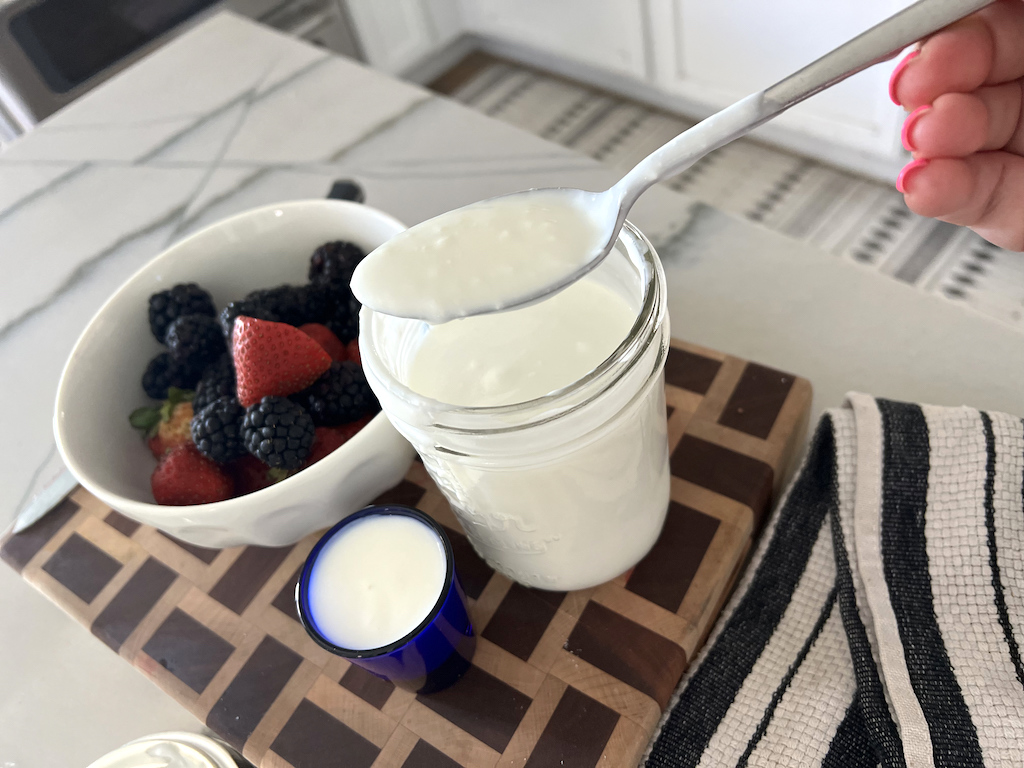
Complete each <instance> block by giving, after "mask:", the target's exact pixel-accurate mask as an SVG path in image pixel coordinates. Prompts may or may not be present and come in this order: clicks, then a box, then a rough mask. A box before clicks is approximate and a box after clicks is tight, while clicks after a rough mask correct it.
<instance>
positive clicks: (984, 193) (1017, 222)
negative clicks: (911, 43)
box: [889, 0, 1024, 251]
mask: <svg viewBox="0 0 1024 768" xmlns="http://www.w3.org/2000/svg"><path fill="white" fill-rule="evenodd" d="M1022 87H1024V2H1022V0H1001V2H998V3H996V4H994V5H991V6H989V7H988V8H985V9H983V10H981V11H979V12H978V13H975V14H972V15H971V16H968V17H967V18H965V19H963V20H961V21H959V22H957V23H955V24H953V25H951V26H949V27H947V28H946V29H944V30H942V31H940V32H937V33H936V34H934V35H932V36H931V37H930V38H928V39H927V40H926V41H925V42H924V44H923V45H922V46H921V48H920V49H919V51H915V52H913V53H911V54H909V55H908V56H907V57H906V58H905V59H904V60H903V61H902V62H900V64H899V66H898V67H897V68H896V70H895V71H894V72H893V75H892V79H891V80H890V82H889V93H890V95H891V96H892V99H893V101H894V102H896V103H897V104H900V105H902V106H903V107H904V108H905V109H906V110H908V111H909V112H910V115H909V116H908V117H907V120H906V122H905V123H904V126H903V144H904V146H905V147H906V148H907V149H908V150H910V151H911V152H913V155H914V160H913V162H911V163H910V164H908V165H907V166H906V167H905V168H904V169H903V170H902V171H901V172H900V175H899V178H898V179H897V182H896V186H897V188H898V189H899V190H900V192H902V193H903V195H904V199H905V200H906V203H907V206H908V207H909V208H910V209H911V210H912V211H914V212H915V213H919V214H921V215H922V216H929V217H932V218H936V219H941V220H942V221H948V222H951V223H953V224H962V225H964V226H967V227H970V228H971V229H973V230H974V231H975V232H977V233H978V234H979V235H981V236H982V237H984V238H985V239H986V240H989V241H990V242H992V243H994V244H995V245H998V246H1001V247H1003V248H1008V249H1010V250H1015V251H1021V250H1024V112H1022V107H1024V98H1022Z"/></svg>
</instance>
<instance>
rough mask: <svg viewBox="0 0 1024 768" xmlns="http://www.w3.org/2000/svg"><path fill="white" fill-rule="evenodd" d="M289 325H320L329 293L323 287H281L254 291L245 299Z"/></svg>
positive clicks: (326, 306)
mask: <svg viewBox="0 0 1024 768" xmlns="http://www.w3.org/2000/svg"><path fill="white" fill-rule="evenodd" d="M245 300H246V301H251V302H253V303H254V304H255V305H256V306H257V307H261V308H262V309H265V310H267V311H268V312H271V313H273V314H275V315H277V317H278V318H279V320H280V322H282V323H288V324H289V325H303V324H305V323H319V322H320V321H321V320H323V319H324V316H325V314H326V313H327V309H328V296H327V292H326V290H325V289H324V288H322V287H321V286H308V285H302V286H296V285H279V286H277V287H276V288H265V289H263V290H259V291H253V292H252V293H250V294H249V295H248V296H246V297H245Z"/></svg>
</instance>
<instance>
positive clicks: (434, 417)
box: [360, 221, 666, 434]
mask: <svg viewBox="0 0 1024 768" xmlns="http://www.w3.org/2000/svg"><path fill="white" fill-rule="evenodd" d="M616 243H617V244H618V243H621V244H622V245H623V246H624V247H623V250H624V251H625V254H624V255H625V256H626V257H627V258H629V260H630V261H631V262H632V263H633V265H634V266H635V267H637V268H638V270H639V271H640V273H641V275H642V279H643V296H642V300H641V305H640V309H639V311H638V313H637V317H636V320H635V321H634V323H633V325H632V327H631V328H630V330H629V333H628V334H627V335H626V337H625V339H623V341H622V342H621V343H620V344H619V345H618V346H617V347H616V348H615V350H614V351H613V352H612V353H611V354H610V355H609V356H608V357H607V358H605V359H604V360H603V361H602V362H601V363H599V364H598V365H597V366H595V367H594V368H593V370H591V371H589V372H588V373H587V374H585V375H584V376H582V377H581V378H579V379H577V380H576V381H574V382H571V383H570V384H567V385H566V386H564V387H562V388H560V389H556V390H554V391H552V392H549V393H547V394H545V395H541V396H540V397H536V398H532V399H530V400H524V401H522V402H518V403H509V404H506V405H486V406H464V405H455V404H453V403H446V402H444V401H441V400H436V399H434V398H431V397H428V396H426V395H422V394H420V393H418V392H416V391H415V390H413V389H411V388H409V387H408V386H406V385H405V384H404V383H402V382H401V381H399V380H398V378H397V377H396V376H395V375H394V374H393V373H392V372H391V371H390V370H389V369H388V367H387V366H386V365H384V363H383V362H382V361H381V359H380V357H379V356H378V355H377V351H376V348H375V345H374V343H373V326H372V321H373V318H374V317H375V316H376V314H377V313H375V312H374V311H373V310H371V309H370V308H368V307H365V306H364V307H363V308H362V310H361V311H360V355H361V358H362V365H363V367H364V368H365V369H367V371H368V372H369V373H371V374H372V375H373V376H374V377H375V378H376V379H377V380H378V381H379V383H380V384H381V385H383V386H384V388H385V389H386V390H387V391H388V392H389V394H391V395H393V396H394V397H395V398H397V399H398V400H399V401H402V402H405V403H409V404H412V405H414V406H415V407H416V408H418V409H420V410H422V411H424V412H428V413H429V414H430V416H431V422H432V423H431V426H432V427H434V428H437V429H442V430H445V431H451V432H456V433H462V434H492V433H498V432H506V431H515V430H519V429H522V428H524V427H529V426H536V425H539V424H543V423H545V422H548V421H551V420H553V419H557V418H559V417H560V416H563V415H565V414H567V413H570V412H572V411H575V410H577V409H578V408H580V407H582V406H584V405H585V404H587V403H589V402H591V401H592V400H594V399H596V398H597V397H599V396H600V395H601V393H602V392H604V391H606V390H607V389H609V388H611V387H613V386H614V385H615V384H616V382H618V381H619V379H621V378H622V377H623V376H625V375H626V374H627V373H628V372H629V370H630V369H631V367H632V365H633V364H634V363H635V362H636V361H637V360H639V359H640V358H641V357H642V356H643V353H644V351H645V350H646V349H647V348H648V346H649V345H650V344H651V343H652V342H653V341H654V340H655V339H656V337H657V333H658V330H659V327H660V321H661V319H662V317H663V316H664V313H665V311H666V309H665V304H666V297H665V277H664V272H663V270H662V267H661V262H660V260H659V259H658V257H657V253H656V251H655V250H654V246H653V245H652V244H651V242H650V241H649V240H648V239H647V237H646V236H645V235H644V234H643V233H642V232H641V231H640V230H639V229H637V228H636V226H634V225H633V224H632V223H630V222H629V221H626V222H624V223H623V225H622V229H621V230H620V232H619V235H618V237H617V238H616ZM634 256H635V258H634ZM363 328H367V329H369V331H368V332H367V333H366V334H365V335H366V337H367V338H368V339H369V341H370V342H371V343H369V344H367V345H366V348H365V349H364V347H363V344H362V338H363V330H362V329H363ZM385 410H387V409H385ZM532 414H533V415H535V417H534V418H531V417H530V416H531V415H532ZM451 417H455V418H457V419H459V420H460V421H461V420H467V421H470V422H480V424H479V425H473V426H456V425H454V424H451V423H446V422H447V421H448V419H449V418H451ZM524 417H525V418H524ZM483 422H496V423H497V424H494V425H486V424H484V423H483ZM501 422H509V424H508V425H507V426H499V424H500V423H501Z"/></svg>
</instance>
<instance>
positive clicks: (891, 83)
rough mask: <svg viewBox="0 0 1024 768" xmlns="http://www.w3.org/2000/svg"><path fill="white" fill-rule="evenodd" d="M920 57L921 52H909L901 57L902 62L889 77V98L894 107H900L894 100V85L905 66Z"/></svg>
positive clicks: (897, 101) (895, 99) (898, 101)
mask: <svg viewBox="0 0 1024 768" xmlns="http://www.w3.org/2000/svg"><path fill="white" fill-rule="evenodd" d="M920 55H921V50H920V49H918V50H916V51H911V52H910V53H908V54H907V55H906V56H904V57H903V61H901V62H900V63H899V64H897V65H896V69H894V70H893V71H892V75H891V76H890V77H889V98H890V99H892V103H893V104H895V105H896V106H899V105H900V100H899V99H897V98H896V83H897V82H898V81H899V79H900V75H902V74H903V70H905V69H906V68H907V65H908V64H909V63H910V62H912V61H913V60H914V59H916V58H917V57H918V56H920Z"/></svg>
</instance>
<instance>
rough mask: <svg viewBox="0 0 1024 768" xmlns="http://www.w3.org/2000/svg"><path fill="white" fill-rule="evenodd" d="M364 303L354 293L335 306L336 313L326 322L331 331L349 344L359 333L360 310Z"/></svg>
mask: <svg viewBox="0 0 1024 768" xmlns="http://www.w3.org/2000/svg"><path fill="white" fill-rule="evenodd" d="M362 306H363V305H362V304H360V303H359V299H357V298H356V297H355V296H353V295H352V294H349V295H348V297H347V298H346V299H344V300H343V301H341V302H339V303H338V304H336V305H335V307H334V313H333V314H332V315H331V316H330V317H329V318H328V319H327V320H326V321H325V322H324V325H326V326H327V327H328V328H330V329H331V332H332V333H334V335H335V336H337V337H338V338H339V339H341V340H342V341H343V342H345V343H346V344H348V343H349V342H350V341H352V339H354V338H355V337H356V336H358V335H359V310H360V309H361V308H362Z"/></svg>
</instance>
